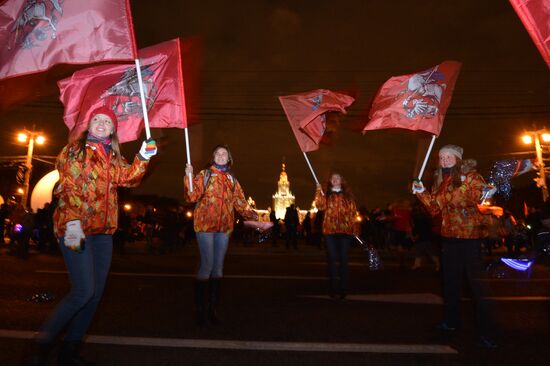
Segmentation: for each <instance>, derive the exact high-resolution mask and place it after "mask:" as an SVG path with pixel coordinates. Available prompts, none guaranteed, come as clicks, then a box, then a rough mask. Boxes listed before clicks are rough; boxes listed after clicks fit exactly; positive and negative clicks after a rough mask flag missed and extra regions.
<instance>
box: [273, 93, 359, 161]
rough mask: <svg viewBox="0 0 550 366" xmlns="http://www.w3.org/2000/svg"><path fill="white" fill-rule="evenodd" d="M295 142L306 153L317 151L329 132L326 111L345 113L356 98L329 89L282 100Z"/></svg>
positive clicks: (280, 98) (285, 97) (282, 98)
mask: <svg viewBox="0 0 550 366" xmlns="http://www.w3.org/2000/svg"><path fill="white" fill-rule="evenodd" d="M279 101H280V102H281V105H282V106H283V109H284V111H285V114H286V117H287V119H288V122H289V123H290V126H291V127H292V131H293V132H294V136H296V140H297V141H298V144H299V145H300V149H301V150H302V151H303V152H308V151H314V150H317V149H318V148H319V144H320V143H321V140H322V138H323V135H324V134H325V132H326V130H327V125H326V115H325V113H326V112H330V111H336V112H341V113H346V109H345V108H347V107H349V106H350V105H351V104H352V103H353V102H354V101H355V99H354V98H352V97H350V96H349V95H345V94H341V93H335V92H333V91H330V90H327V89H317V90H312V91H309V92H305V93H300V94H293V95H287V96H283V97H279Z"/></svg>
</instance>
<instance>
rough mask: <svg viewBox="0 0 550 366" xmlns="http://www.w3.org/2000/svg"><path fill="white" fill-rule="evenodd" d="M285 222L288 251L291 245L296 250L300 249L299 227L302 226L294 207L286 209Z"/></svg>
mask: <svg viewBox="0 0 550 366" xmlns="http://www.w3.org/2000/svg"><path fill="white" fill-rule="evenodd" d="M284 222H285V229H286V249H290V246H291V245H292V247H293V248H294V249H298V225H299V224H300V219H299V218H298V211H297V210H296V207H295V206H294V205H290V206H289V207H287V208H286V212H285V218H284Z"/></svg>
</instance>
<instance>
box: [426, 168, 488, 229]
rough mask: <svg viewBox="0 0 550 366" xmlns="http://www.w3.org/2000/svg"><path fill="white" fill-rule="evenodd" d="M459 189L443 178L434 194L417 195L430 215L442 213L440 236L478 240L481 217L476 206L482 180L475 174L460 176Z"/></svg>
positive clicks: (482, 222) (449, 178)
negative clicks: (461, 179) (461, 177)
mask: <svg viewBox="0 0 550 366" xmlns="http://www.w3.org/2000/svg"><path fill="white" fill-rule="evenodd" d="M463 177H464V178H463V182H462V185H461V186H460V187H457V188H453V187H452V186H451V177H450V176H448V177H445V178H444V179H443V182H441V185H440V186H439V188H438V189H437V191H435V192H433V193H428V192H427V191H424V192H422V193H419V194H417V197H418V198H419V199H420V201H421V202H422V203H423V204H424V205H425V206H426V208H427V209H428V210H429V211H430V213H431V214H432V216H437V215H438V214H441V236H443V237H447V238H461V239H478V238H482V237H484V236H485V230H484V217H483V215H482V214H481V212H479V209H478V207H477V205H478V203H479V200H480V199H481V191H482V189H483V187H485V185H486V184H485V181H484V180H483V178H482V177H481V175H479V173H477V172H475V171H471V172H469V173H467V174H465V175H463Z"/></svg>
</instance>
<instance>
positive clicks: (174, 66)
mask: <svg viewBox="0 0 550 366" xmlns="http://www.w3.org/2000/svg"><path fill="white" fill-rule="evenodd" d="M138 55H139V59H140V64H141V74H142V79H143V84H144V90H145V98H146V103H147V110H148V116H149V126H150V127H152V128H185V127H187V114H186V109H185V95H184V89H183V88H184V87H183V73H182V68H181V50H180V41H179V39H173V40H170V41H166V42H163V43H160V44H157V45H155V46H151V47H147V48H144V49H141V50H139V52H138ZM58 86H59V90H60V100H61V102H62V103H63V104H64V106H65V113H64V117H63V119H64V121H65V124H66V125H67V127H68V128H69V130H70V139H73V138H76V137H77V136H79V135H80V134H81V133H82V131H84V130H86V128H87V125H88V122H89V119H90V116H89V113H90V112H92V110H94V109H95V108H97V107H99V106H107V107H108V108H110V109H111V110H112V111H113V112H114V113H115V114H116V115H117V118H118V137H119V140H120V142H127V141H132V140H136V139H138V138H139V136H140V134H141V130H142V128H143V112H142V107H141V99H140V91H139V84H138V78H137V73H136V67H135V65H134V64H133V63H132V64H111V65H100V66H94V67H90V68H87V69H83V70H79V71H77V72H75V73H74V74H73V75H72V76H71V77H70V78H67V79H63V80H61V81H59V82H58Z"/></svg>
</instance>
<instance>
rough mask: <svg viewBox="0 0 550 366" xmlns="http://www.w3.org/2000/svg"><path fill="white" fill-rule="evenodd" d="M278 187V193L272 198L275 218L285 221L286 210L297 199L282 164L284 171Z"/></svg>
mask: <svg viewBox="0 0 550 366" xmlns="http://www.w3.org/2000/svg"><path fill="white" fill-rule="evenodd" d="M277 186H278V189H277V192H276V193H275V194H274V195H273V196H272V197H273V210H274V211H275V216H276V217H277V218H278V219H284V217H285V213H286V208H287V207H288V206H290V205H292V204H294V202H295V197H294V195H293V194H292V192H290V182H289V181H288V176H287V175H286V171H285V164H284V163H283V164H282V171H281V175H280V176H279V182H278V183H277Z"/></svg>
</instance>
